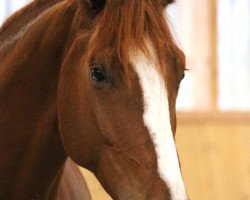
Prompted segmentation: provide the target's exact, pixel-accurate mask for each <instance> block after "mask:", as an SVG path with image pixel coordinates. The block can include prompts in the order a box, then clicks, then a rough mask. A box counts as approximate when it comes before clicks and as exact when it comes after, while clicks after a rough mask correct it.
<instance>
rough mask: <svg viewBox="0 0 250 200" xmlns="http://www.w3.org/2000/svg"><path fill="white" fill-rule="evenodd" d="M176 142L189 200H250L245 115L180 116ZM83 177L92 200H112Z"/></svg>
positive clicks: (249, 128) (249, 133) (249, 129)
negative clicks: (89, 189) (88, 187)
mask: <svg viewBox="0 0 250 200" xmlns="http://www.w3.org/2000/svg"><path fill="white" fill-rule="evenodd" d="M176 140H177V147H178V151H179V155H180V161H181V165H182V171H183V177H184V182H185V185H186V189H187V192H188V194H189V196H190V200H250V117H249V115H248V114H246V115H242V114H234V113H231V114H219V113H215V114H186V115H185V114H181V116H179V126H178V131H177V137H176ZM83 174H84V176H85V177H86V179H87V181H88V184H89V186H90V187H91V192H92V196H93V200H109V199H111V198H110V197H108V195H107V194H106V193H105V192H104V191H103V190H102V188H101V186H100V185H99V183H98V182H96V180H95V178H94V177H93V175H91V174H90V173H89V172H86V171H85V170H83Z"/></svg>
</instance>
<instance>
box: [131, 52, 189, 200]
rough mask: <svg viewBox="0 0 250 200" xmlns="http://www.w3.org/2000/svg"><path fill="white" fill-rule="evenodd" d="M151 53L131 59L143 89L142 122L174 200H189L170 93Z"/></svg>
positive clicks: (133, 56) (133, 55) (135, 54)
mask: <svg viewBox="0 0 250 200" xmlns="http://www.w3.org/2000/svg"><path fill="white" fill-rule="evenodd" d="M151 50H152V49H151ZM131 53H132V52H131ZM151 53H152V58H150V59H148V58H147V57H146V56H145V55H144V54H143V53H142V52H140V51H139V52H133V54H131V56H130V57H131V58H130V59H131V62H132V63H133V65H134V68H135V71H136V73H137V74H138V77H139V80H140V85H141V87H142V92H143V98H144V116H143V119H144V123H145V125H146V127H147V128H148V130H149V133H150V136H151V139H152V141H153V143H154V146H155V150H156V154H157V161H158V163H157V164H158V173H159V175H160V177H161V178H162V180H163V181H164V182H165V183H166V184H167V186H168V188H169V190H170V193H171V197H172V200H187V194H186V192H185V187H184V184H183V180H182V176H181V171H180V166H179V162H178V156H177V150H176V146H175V142H174V138H173V134H172V129H171V124H170V112H169V102H168V94H167V89H166V85H165V82H164V80H163V77H162V75H161V74H160V73H159V72H158V71H157V70H156V67H155V65H156V64H157V62H156V56H155V54H154V53H153V52H152V51H151Z"/></svg>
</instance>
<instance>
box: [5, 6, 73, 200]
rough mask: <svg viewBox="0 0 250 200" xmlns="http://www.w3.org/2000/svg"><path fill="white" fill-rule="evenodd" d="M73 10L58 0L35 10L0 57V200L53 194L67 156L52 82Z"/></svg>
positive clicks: (35, 197)
mask: <svg viewBox="0 0 250 200" xmlns="http://www.w3.org/2000/svg"><path fill="white" fill-rule="evenodd" d="M65 4H67V2H65ZM54 11H57V12H54ZM74 13H75V6H68V5H66V6H64V4H63V3H61V4H60V5H56V6H55V8H52V9H50V10H48V11H47V12H46V13H43V14H41V15H42V16H41V17H39V19H37V21H36V22H34V24H33V25H32V26H31V27H29V29H28V30H27V31H26V32H25V33H24V34H23V36H22V37H20V38H19V39H18V40H17V41H16V42H15V45H14V47H13V48H12V50H11V51H9V52H8V54H7V55H6V56H5V58H4V59H3V60H0V64H1V69H0V175H1V179H0V199H53V198H54V194H55V191H56V189H57V186H58V183H59V180H60V177H61V173H62V170H63V165H64V162H65V160H66V157H67V156H66V154H65V151H64V148H63V145H62V142H61V138H60V133H59V129H58V126H57V109H56V106H57V105H56V101H57V85H58V79H59V73H60V66H61V64H62V55H63V50H64V46H65V43H63V42H62V41H65V42H66V41H67V38H68V37H69V31H70V28H69V27H71V23H72V20H73V17H74ZM51 19H53V21H52V20H51ZM1 53H2V52H1ZM0 58H1V55H0Z"/></svg>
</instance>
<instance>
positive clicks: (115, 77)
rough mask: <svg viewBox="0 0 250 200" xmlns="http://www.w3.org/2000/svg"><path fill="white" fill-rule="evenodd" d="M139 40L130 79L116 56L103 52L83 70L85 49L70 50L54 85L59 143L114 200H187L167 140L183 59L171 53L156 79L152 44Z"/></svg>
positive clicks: (131, 50) (170, 142)
mask: <svg viewBox="0 0 250 200" xmlns="http://www.w3.org/2000/svg"><path fill="white" fill-rule="evenodd" d="M86 38H89V37H85V40H87V39H86ZM145 40H147V41H148V42H147V45H146V46H147V49H148V51H147V53H146V52H143V51H142V50H140V48H139V47H137V46H136V45H133V46H132V45H131V47H129V49H128V51H129V66H128V69H127V70H128V71H129V77H127V75H128V73H125V71H124V66H123V63H122V62H121V59H120V55H119V53H116V52H115V53H114V51H112V49H111V51H110V49H109V48H102V49H101V50H99V51H96V52H92V56H91V60H90V61H89V62H88V65H83V62H81V61H82V60H84V57H85V56H84V55H85V54H87V53H88V52H87V50H88V48H86V47H85V46H84V45H83V47H82V48H79V45H77V44H75V45H73V48H72V49H71V51H70V52H69V53H68V56H67V58H66V59H65V61H64V64H63V66H62V72H61V76H60V83H59V100H58V117H59V127H60V131H61V135H62V140H63V143H64V146H65V149H66V152H67V153H68V155H69V156H70V157H71V158H72V159H73V160H74V161H75V162H76V163H78V164H79V165H81V166H83V167H85V168H88V169H89V170H91V171H92V172H93V173H94V174H95V175H96V177H97V178H98V179H99V180H100V182H101V184H102V185H103V186H104V188H105V189H106V190H107V191H108V193H109V194H110V195H111V196H112V198H113V199H122V200H123V199H124V200H125V199H138V200H144V199H157V200H161V199H162V200H163V199H164V200H167V199H171V198H172V199H178V200H186V199H187V196H186V193H185V189H184V185H183V181H182V177H181V172H180V167H179V162H178V156H177V152H176V147H175V143H174V136H173V133H174V132H175V126H176V125H175V101H176V96H177V92H178V87H179V84H180V80H181V77H182V76H183V73H184V65H183V62H179V60H183V59H182V57H183V56H182V54H181V53H180V51H179V50H178V48H177V47H176V46H175V47H174V49H173V52H172V54H173V55H175V56H172V57H169V59H168V62H167V63H166V65H167V66H166V68H167V69H166V70H165V71H166V75H163V73H162V71H161V70H159V69H160V67H158V65H159V62H158V59H157V56H156V49H155V48H154V45H152V41H151V38H150V37H148V38H147V39H145ZM83 43H88V41H84V42H83ZM109 45H110V46H111V44H109ZM166 55H168V53H166ZM180 63H181V64H180ZM128 79H129V81H128Z"/></svg>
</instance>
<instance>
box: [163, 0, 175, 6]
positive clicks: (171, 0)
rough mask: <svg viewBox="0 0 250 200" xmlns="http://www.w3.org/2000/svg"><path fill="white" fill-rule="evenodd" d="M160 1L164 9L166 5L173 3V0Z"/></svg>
mask: <svg viewBox="0 0 250 200" xmlns="http://www.w3.org/2000/svg"><path fill="white" fill-rule="evenodd" d="M161 1H162V4H163V5H164V7H167V5H169V4H171V3H174V0H161Z"/></svg>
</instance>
